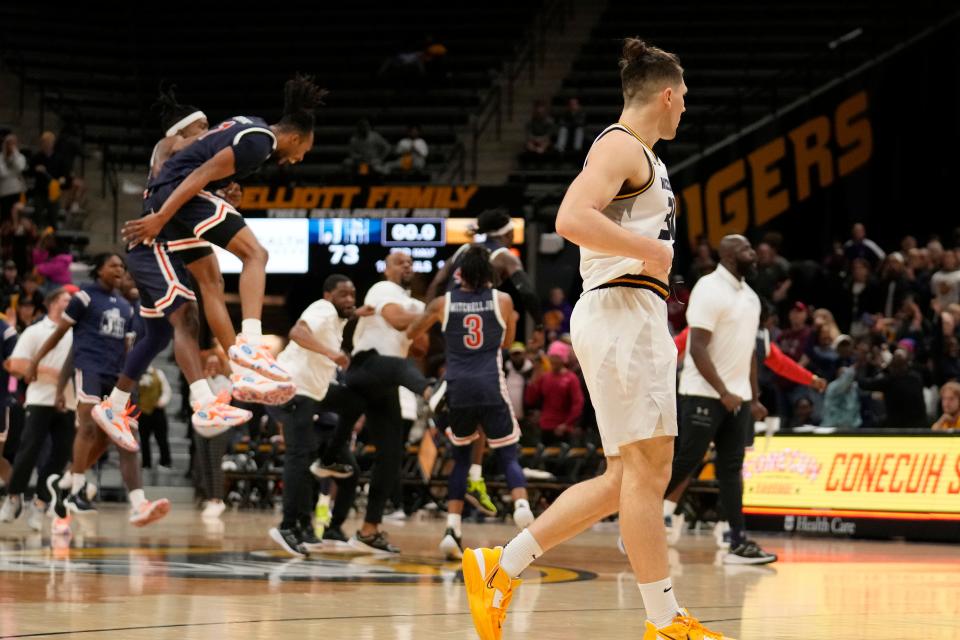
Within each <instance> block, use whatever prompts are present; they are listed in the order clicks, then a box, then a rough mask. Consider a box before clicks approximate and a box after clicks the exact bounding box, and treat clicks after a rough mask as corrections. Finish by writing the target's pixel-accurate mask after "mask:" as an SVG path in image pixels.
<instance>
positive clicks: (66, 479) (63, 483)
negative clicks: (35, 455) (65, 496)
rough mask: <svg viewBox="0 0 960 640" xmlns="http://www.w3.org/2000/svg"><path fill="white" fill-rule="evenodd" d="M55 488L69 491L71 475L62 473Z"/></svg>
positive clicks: (65, 472)
mask: <svg viewBox="0 0 960 640" xmlns="http://www.w3.org/2000/svg"><path fill="white" fill-rule="evenodd" d="M57 486H58V487H59V488H61V489H70V488H72V487H73V474H72V473H70V472H69V471H64V472H63V475H62V476H60V479H59V480H58V481H57Z"/></svg>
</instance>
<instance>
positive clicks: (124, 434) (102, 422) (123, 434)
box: [91, 398, 140, 452]
mask: <svg viewBox="0 0 960 640" xmlns="http://www.w3.org/2000/svg"><path fill="white" fill-rule="evenodd" d="M136 409H137V408H136V407H135V406H134V405H132V404H128V405H127V406H126V408H124V410H123V411H120V412H118V411H116V410H115V409H114V408H113V404H112V403H111V402H110V398H107V399H106V400H103V401H102V402H101V403H100V404H98V405H95V406H94V407H93V411H92V412H91V415H92V416H93V420H94V422H96V423H97V426H98V427H100V429H101V430H103V432H104V433H106V434H107V435H108V436H109V437H110V439H111V440H113V441H114V442H115V443H116V445H117V446H118V447H120V448H121V449H126V450H127V451H133V452H137V451H140V445H139V444H138V443H137V438H136V436H134V435H133V429H135V428H136V427H137V421H136V415H137V414H136V413H135V412H136Z"/></svg>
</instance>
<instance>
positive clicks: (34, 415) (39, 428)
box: [9, 405, 76, 503]
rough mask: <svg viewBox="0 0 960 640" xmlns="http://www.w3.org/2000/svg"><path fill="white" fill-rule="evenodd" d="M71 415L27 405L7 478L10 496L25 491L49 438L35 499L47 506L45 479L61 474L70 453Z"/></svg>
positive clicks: (71, 451)
mask: <svg viewBox="0 0 960 640" xmlns="http://www.w3.org/2000/svg"><path fill="white" fill-rule="evenodd" d="M73 423H74V413H73V411H67V412H65V413H60V412H59V411H57V410H56V409H54V408H53V407H42V406H39V405H27V408H26V423H25V425H24V428H23V434H22V436H21V438H20V446H19V448H18V450H17V457H16V459H15V460H14V463H13V472H12V473H11V474H10V487H9V492H10V493H11V494H13V495H16V494H20V493H23V492H24V491H26V490H27V484H28V483H29V482H30V476H31V475H32V474H33V468H34V467H35V466H36V464H37V460H38V458H39V456H40V452H41V450H42V449H43V445H44V444H45V443H46V441H47V438H48V437H49V438H50V439H51V440H52V446H51V448H50V456H49V457H48V458H47V460H46V463H45V464H44V465H43V466H42V467H41V468H40V469H37V497H38V498H40V499H41V500H43V501H44V502H48V503H49V502H50V498H51V496H50V492H49V491H48V490H47V478H48V477H49V476H50V475H51V474H54V473H63V468H64V467H65V466H66V464H67V462H68V461H69V460H70V454H71V453H73V436H74V434H75V433H76V429H74V426H73Z"/></svg>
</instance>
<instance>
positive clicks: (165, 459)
mask: <svg viewBox="0 0 960 640" xmlns="http://www.w3.org/2000/svg"><path fill="white" fill-rule="evenodd" d="M138 389H139V396H140V402H139V403H138V407H139V409H140V452H141V458H142V465H143V468H144V469H150V468H151V467H152V466H153V455H152V454H151V451H150V436H153V438H154V439H156V441H157V447H158V448H159V449H160V468H161V469H165V470H167V471H170V470H172V468H173V458H171V456H170V438H169V435H168V430H169V424H168V422H167V411H166V406H167V404H168V403H169V402H170V396H171V394H172V392H171V389H170V383H169V382H168V381H167V376H166V375H165V374H164V373H163V370H162V369H158V368H157V367H154V366H152V365H151V366H150V367H149V368H148V369H147V370H146V372H144V374H143V375H142V376H140V383H139V385H138Z"/></svg>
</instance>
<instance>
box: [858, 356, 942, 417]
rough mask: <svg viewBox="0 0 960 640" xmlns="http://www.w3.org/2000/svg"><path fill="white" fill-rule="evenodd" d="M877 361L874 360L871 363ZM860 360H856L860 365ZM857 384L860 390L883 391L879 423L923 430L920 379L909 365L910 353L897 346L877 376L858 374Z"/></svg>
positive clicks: (921, 380) (922, 402)
mask: <svg viewBox="0 0 960 640" xmlns="http://www.w3.org/2000/svg"><path fill="white" fill-rule="evenodd" d="M872 364H874V365H876V364H877V362H876V360H874V362H873V363H872ZM862 365H863V363H862V362H861V363H860V366H861V368H862ZM857 383H858V384H859V386H860V388H861V389H863V390H864V391H880V392H882V393H883V405H884V408H885V410H886V415H887V417H886V420H885V421H884V423H883V424H882V425H881V426H883V427H886V428H891V429H925V428H926V426H927V425H928V424H930V423H929V422H927V409H926V405H925V404H924V399H923V378H922V377H921V375H920V374H919V373H917V372H916V371H915V370H913V369H912V368H911V367H910V354H909V352H908V351H907V350H906V349H902V348H900V349H897V350H896V351H895V352H894V353H893V358H892V359H891V360H890V364H889V365H887V367H886V368H885V369H883V370H882V371H881V372H880V373H879V374H878V375H875V376H870V377H868V376H864V375H862V374H861V375H860V377H859V379H858V381H857Z"/></svg>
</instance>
